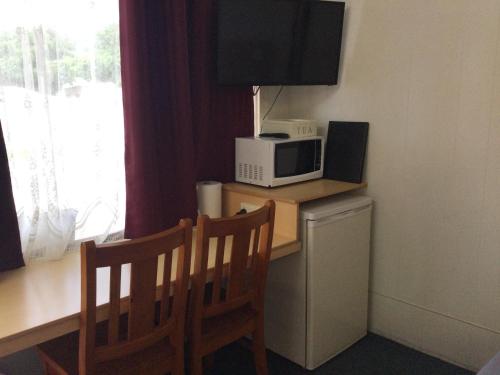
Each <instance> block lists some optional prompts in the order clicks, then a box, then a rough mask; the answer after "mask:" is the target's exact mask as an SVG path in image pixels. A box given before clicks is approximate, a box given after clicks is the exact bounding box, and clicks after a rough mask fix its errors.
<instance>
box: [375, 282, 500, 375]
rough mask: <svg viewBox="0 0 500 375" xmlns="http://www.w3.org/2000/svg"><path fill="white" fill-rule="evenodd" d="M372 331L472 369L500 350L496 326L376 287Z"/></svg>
mask: <svg viewBox="0 0 500 375" xmlns="http://www.w3.org/2000/svg"><path fill="white" fill-rule="evenodd" d="M369 331H370V332H373V333H375V334H378V335H381V336H383V337H386V338H388V339H391V340H393V341H396V342H398V343H400V344H403V345H405V346H408V347H411V348H414V349H416V350H419V351H421V352H423V353H426V354H429V355H431V356H433V357H437V358H439V359H441V360H443V361H446V362H449V363H453V364H455V365H457V366H460V367H463V368H466V369H469V370H472V371H477V370H478V369H479V368H481V367H482V366H483V365H484V364H485V363H486V362H487V361H488V359H489V358H491V357H493V356H494V355H495V354H496V353H497V352H498V351H500V332H498V331H496V330H494V329H490V328H488V327H484V326H481V325H479V324H475V323H471V322H468V321H464V320H462V319H457V318H456V317H453V316H450V315H448V314H443V313H441V312H438V311H433V310H431V309H428V308H426V307H422V306H419V305H416V304H413V303H410V302H408V301H404V300H401V299H398V298H394V297H391V296H386V295H383V294H381V293H378V292H374V291H371V292H370V314H369Z"/></svg>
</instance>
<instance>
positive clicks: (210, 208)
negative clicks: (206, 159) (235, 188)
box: [196, 181, 222, 219]
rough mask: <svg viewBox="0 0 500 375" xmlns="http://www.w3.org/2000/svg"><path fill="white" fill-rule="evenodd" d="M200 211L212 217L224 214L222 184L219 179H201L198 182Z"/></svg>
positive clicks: (201, 213)
mask: <svg viewBox="0 0 500 375" xmlns="http://www.w3.org/2000/svg"><path fill="white" fill-rule="evenodd" d="M196 195H197V198H198V213H199V214H200V215H208V216H209V217H210V218H211V219H215V218H218V217H221V215H222V184H221V183H220V182H218V181H200V182H198V183H196Z"/></svg>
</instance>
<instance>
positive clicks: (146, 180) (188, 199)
mask: <svg viewBox="0 0 500 375" xmlns="http://www.w3.org/2000/svg"><path fill="white" fill-rule="evenodd" d="M213 4H214V3H213V1H212V0H191V1H188V0H179V1H171V0H162V1H148V0H141V1H138V0H120V39H121V40H120V45H121V60H122V61H121V64H122V83H123V103H124V116H125V171H126V189H127V201H126V219H125V236H126V237H128V238H134V237H138V236H142V235H146V234H151V233H155V232H158V231H160V230H163V229H165V228H168V227H170V226H173V225H175V224H176V223H177V222H178V220H179V218H181V217H186V216H187V217H193V218H194V217H195V215H196V207H197V204H196V190H195V183H196V181H197V180H200V179H208V178H210V179H217V180H221V181H230V180H232V179H233V178H234V177H233V176H234V137H235V136H245V135H250V134H252V132H253V104H252V94H251V88H250V87H247V88H221V87H218V86H217V85H216V84H215V65H214V63H215V62H214V59H215V55H214V51H215V50H214V48H213V43H214V40H213V36H214V33H213V26H214V23H213V22H214V7H213Z"/></svg>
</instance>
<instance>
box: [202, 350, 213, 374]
mask: <svg viewBox="0 0 500 375" xmlns="http://www.w3.org/2000/svg"><path fill="white" fill-rule="evenodd" d="M214 364H215V353H210V354H208V355H206V356H205V357H203V368H205V369H207V370H210V369H212V368H213V367H214Z"/></svg>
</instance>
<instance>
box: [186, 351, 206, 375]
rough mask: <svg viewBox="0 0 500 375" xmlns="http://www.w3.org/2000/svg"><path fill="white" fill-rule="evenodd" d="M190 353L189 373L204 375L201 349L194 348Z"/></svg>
mask: <svg viewBox="0 0 500 375" xmlns="http://www.w3.org/2000/svg"><path fill="white" fill-rule="evenodd" d="M190 351H191V353H190V361H189V362H190V363H189V367H190V372H189V373H190V374H191V375H203V357H202V356H201V354H200V349H199V348H196V347H193V346H192V347H191V350H190Z"/></svg>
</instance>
